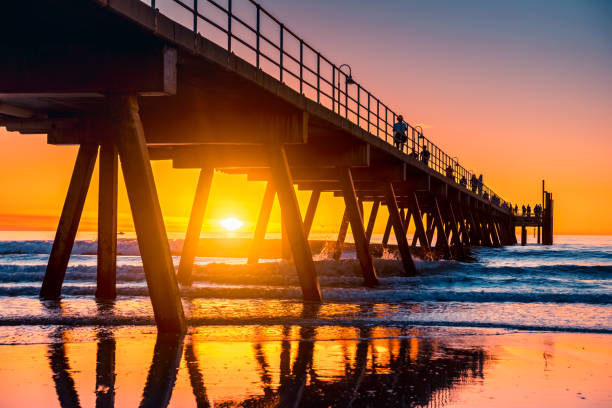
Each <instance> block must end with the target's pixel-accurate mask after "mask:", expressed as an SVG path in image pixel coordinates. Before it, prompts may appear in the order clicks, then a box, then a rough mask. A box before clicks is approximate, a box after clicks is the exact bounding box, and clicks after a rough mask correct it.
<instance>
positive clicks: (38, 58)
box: [0, 30, 177, 97]
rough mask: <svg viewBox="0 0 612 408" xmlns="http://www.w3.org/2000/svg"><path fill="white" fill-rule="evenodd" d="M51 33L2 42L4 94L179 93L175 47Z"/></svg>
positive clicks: (0, 94)
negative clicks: (30, 39)
mask: <svg viewBox="0 0 612 408" xmlns="http://www.w3.org/2000/svg"><path fill="white" fill-rule="evenodd" d="M57 31H61V30H57ZM49 37H51V39H46V38H45V39H41V41H38V42H36V43H28V44H27V45H25V46H24V45H23V44H20V42H19V41H18V40H17V41H10V42H8V43H7V46H5V47H3V48H2V60H1V61H0V97H32V96H42V95H45V96H53V95H66V94H80V95H82V94H94V95H95V94H97V95H99V96H102V95H104V94H111V93H125V94H127V93H138V94H141V95H172V94H175V93H176V89H177V79H176V61H177V51H176V49H174V48H170V47H167V46H164V45H161V44H159V43H158V42H156V41H140V40H136V41H135V40H134V39H127V38H126V39H124V41H122V42H121V44H116V43H115V44H111V43H110V41H109V43H105V42H104V41H103V40H100V39H98V41H92V42H85V41H87V40H86V39H78V38H72V39H71V42H70V46H67V45H66V44H68V42H67V41H68V40H67V39H65V38H61V36H60V35H58V37H56V36H55V35H54V34H51V35H50V36H49ZM13 38H14V37H13Z"/></svg>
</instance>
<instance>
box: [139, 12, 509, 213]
mask: <svg viewBox="0 0 612 408" xmlns="http://www.w3.org/2000/svg"><path fill="white" fill-rule="evenodd" d="M142 1H143V2H144V3H146V4H148V5H150V6H151V7H153V8H155V9H158V10H159V12H160V13H162V14H164V15H166V16H167V17H169V18H171V19H172V20H174V21H176V22H177V23H179V24H181V25H184V26H186V27H188V28H190V29H192V30H193V32H194V33H198V34H200V35H202V36H203V37H205V38H207V39H209V40H211V41H213V42H215V43H217V44H218V45H219V46H221V47H223V48H225V49H226V50H227V51H229V52H231V53H234V54H236V55H237V56H239V57H240V58H243V59H244V60H246V61H248V62H250V63H251V64H253V65H254V66H256V67H257V68H259V69H261V70H263V71H264V72H266V73H267V74H269V75H271V76H273V77H274V78H276V79H278V80H279V81H281V82H283V83H284V84H285V85H287V86H289V87H291V88H293V89H294V90H296V91H298V92H299V93H300V94H303V95H304V96H306V97H308V98H309V99H311V100H313V101H316V102H317V103H319V104H321V105H323V106H325V107H326V108H328V109H330V110H331V111H333V112H335V113H337V114H338V115H340V116H342V117H344V118H346V119H348V120H350V121H351V122H353V123H354V124H356V125H358V126H359V127H361V128H362V129H364V130H366V131H367V132H369V133H370V134H372V135H373V136H376V137H378V138H380V139H384V140H385V141H386V142H387V143H389V144H393V124H394V123H395V121H396V119H397V114H396V112H395V111H393V110H392V109H391V108H389V106H387V105H386V104H385V103H384V102H382V101H381V100H380V99H379V98H377V97H376V96H375V95H373V94H372V93H371V92H370V91H369V90H367V89H366V88H364V87H363V86H361V84H359V83H358V82H357V81H355V79H354V78H353V76H352V72H351V71H350V67H348V66H347V65H344V64H343V65H339V66H338V65H336V64H335V63H333V62H332V61H331V60H329V59H328V58H327V57H325V56H324V55H322V54H321V52H319V51H318V50H316V49H315V48H314V47H313V46H311V45H310V44H308V43H307V42H306V41H304V40H303V39H302V38H301V37H300V36H298V35H297V34H296V33H295V32H293V31H292V30H291V29H290V28H288V27H287V26H285V24H283V23H282V22H281V21H279V20H278V19H277V18H276V17H274V16H273V15H272V14H270V13H269V12H268V11H267V10H266V9H264V8H263V7H262V6H261V5H260V4H258V3H256V2H255V1H253V0H142ZM343 68H346V69H343ZM407 125H408V132H407V137H408V140H407V141H406V143H404V144H402V146H401V150H402V152H403V153H404V154H406V155H408V156H409V157H410V158H412V159H413V160H420V161H421V162H425V160H424V158H423V151H424V150H425V149H426V150H427V151H428V152H429V160H427V165H428V166H429V167H430V168H432V169H434V170H435V171H437V172H438V173H440V174H443V175H445V176H447V177H449V178H452V179H453V180H454V182H455V183H459V184H463V183H465V184H464V185H465V186H466V188H469V189H471V190H473V191H475V192H476V193H478V194H480V195H481V196H482V197H483V198H487V199H489V200H491V202H492V203H493V204H494V205H498V206H500V207H506V206H508V207H511V205H510V203H508V202H506V201H505V200H503V199H502V198H501V197H500V196H499V195H498V194H496V193H495V192H494V191H493V190H492V189H490V188H489V187H487V186H486V185H484V184H482V185H478V183H475V184H474V186H475V187H474V188H472V185H473V184H472V176H473V175H474V176H476V175H475V174H473V173H472V172H471V171H469V170H467V169H465V168H464V167H463V166H462V165H461V164H459V162H458V160H456V158H455V157H452V156H450V155H448V154H447V153H445V152H444V151H442V150H441V149H440V148H439V147H438V146H437V145H436V144H435V143H433V142H432V141H431V140H430V139H428V138H427V137H425V136H424V135H423V130H422V129H421V128H420V126H413V125H410V124H407ZM504 204H505V205H504Z"/></svg>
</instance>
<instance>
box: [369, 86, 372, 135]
mask: <svg viewBox="0 0 612 408" xmlns="http://www.w3.org/2000/svg"><path fill="white" fill-rule="evenodd" d="M371 96H372V95H370V93H369V92H368V133H370V119H371V117H372V115H371V114H370V97H371Z"/></svg>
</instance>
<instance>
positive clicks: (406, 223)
mask: <svg viewBox="0 0 612 408" xmlns="http://www.w3.org/2000/svg"><path fill="white" fill-rule="evenodd" d="M410 218H412V212H411V211H410V209H409V208H408V209H406V217H404V231H405V232H406V234H407V233H408V228H409V227H410Z"/></svg>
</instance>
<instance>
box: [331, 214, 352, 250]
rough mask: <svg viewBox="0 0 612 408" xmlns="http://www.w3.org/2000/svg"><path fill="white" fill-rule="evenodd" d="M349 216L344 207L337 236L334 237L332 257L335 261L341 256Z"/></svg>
mask: <svg viewBox="0 0 612 408" xmlns="http://www.w3.org/2000/svg"><path fill="white" fill-rule="evenodd" d="M348 226H349V217H348V210H347V209H346V208H345V209H344V213H343V214H342V221H341V222H340V230H339V231H338V238H337V239H336V247H335V248H334V259H335V260H336V261H337V260H339V259H340V257H341V256H342V250H343V248H344V240H345V239H346V233H347V232H348Z"/></svg>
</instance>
